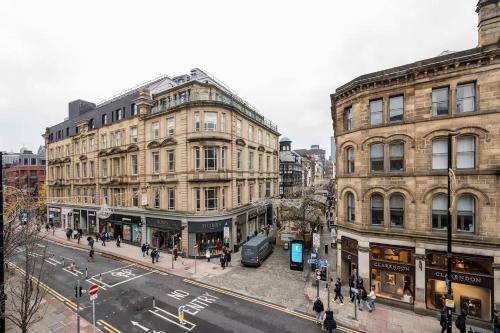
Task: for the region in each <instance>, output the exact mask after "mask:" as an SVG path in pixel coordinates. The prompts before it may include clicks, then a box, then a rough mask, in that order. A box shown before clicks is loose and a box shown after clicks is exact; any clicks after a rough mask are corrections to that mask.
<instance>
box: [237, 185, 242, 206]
mask: <svg viewBox="0 0 500 333" xmlns="http://www.w3.org/2000/svg"><path fill="white" fill-rule="evenodd" d="M236 205H237V206H238V207H239V206H241V184H238V185H236Z"/></svg>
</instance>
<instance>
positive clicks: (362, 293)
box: [358, 285, 368, 311]
mask: <svg viewBox="0 0 500 333" xmlns="http://www.w3.org/2000/svg"><path fill="white" fill-rule="evenodd" d="M358 291H359V294H358V310H359V311H363V306H364V305H365V304H366V302H367V300H368V293H367V292H366V289H365V287H363V285H361V287H360V288H358Z"/></svg>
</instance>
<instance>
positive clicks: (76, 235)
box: [66, 228, 83, 244]
mask: <svg viewBox="0 0 500 333" xmlns="http://www.w3.org/2000/svg"><path fill="white" fill-rule="evenodd" d="M82 236H83V230H82V229H76V230H73V229H71V228H68V229H66V238H67V239H68V240H70V239H71V237H73V239H76V240H78V244H80V239H81V238H82Z"/></svg>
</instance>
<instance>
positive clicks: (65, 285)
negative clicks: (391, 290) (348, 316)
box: [14, 242, 354, 333]
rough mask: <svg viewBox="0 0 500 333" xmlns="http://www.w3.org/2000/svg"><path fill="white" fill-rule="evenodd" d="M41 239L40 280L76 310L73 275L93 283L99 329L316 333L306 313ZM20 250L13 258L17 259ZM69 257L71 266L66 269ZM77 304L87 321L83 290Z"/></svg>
mask: <svg viewBox="0 0 500 333" xmlns="http://www.w3.org/2000/svg"><path fill="white" fill-rule="evenodd" d="M43 244H44V245H41V246H42V247H43V246H46V248H47V252H48V253H50V254H51V255H52V257H51V258H49V259H46V260H45V265H47V266H46V267H48V268H49V274H47V276H46V277H45V278H44V279H43V282H44V283H45V284H46V285H47V286H48V287H49V288H51V289H53V290H54V292H53V293H56V294H57V295H58V298H59V299H60V300H61V301H63V302H64V303H65V304H66V305H67V306H69V307H71V308H72V309H76V300H75V285H76V281H77V280H80V283H81V285H82V286H83V289H84V290H86V289H87V288H88V287H89V286H90V285H91V284H94V283H96V284H99V285H100V286H101V287H102V288H101V289H100V292H99V295H98V298H97V300H96V301H95V309H96V310H95V312H96V322H97V325H98V327H99V328H100V329H101V330H102V331H104V332H108V333H119V332H124V333H129V332H137V333H139V332H141V333H144V332H150V333H161V332H164V333H167V332H200V333H212V332H214V333H215V332H217V333H220V332H301V333H307V332H319V327H318V326H317V325H316V324H315V323H314V322H313V321H311V319H310V316H306V315H303V314H301V313H297V312H293V311H288V310H287V309H286V308H283V307H280V306H277V305H273V304H270V303H267V302H263V301H258V300H255V299H252V298H249V297H246V296H243V295H239V294H236V293H233V292H229V291H226V290H223V289H219V288H216V287H212V286H210V285H205V284H203V283H200V282H197V281H194V280H189V279H184V278H182V277H178V276H175V275H170V274H167V273H164V272H160V271H155V270H152V269H150V268H147V267H141V266H138V265H135V264H131V263H129V262H125V261H120V260H116V259H113V258H106V257H103V256H100V255H96V261H95V262H88V260H87V258H88V253H87V252H85V251H82V250H79V249H74V248H68V247H64V246H60V245H56V244H53V243H48V242H46V243H43ZM19 252H20V253H21V252H22V249H19ZM20 253H19V255H18V257H17V258H16V259H15V260H14V261H15V262H18V263H19V262H20V261H21V260H22V257H21V255H20ZM34 255H35V256H36V254H34ZM63 259H64V260H63ZM160 260H161V259H160ZM72 261H74V262H75V263H76V270H75V271H71V270H70V269H68V268H69V267H68V266H69V263H70V262H72ZM20 266H21V265H20ZM86 274H87V278H86V276H85V275H86ZM262 287H263V288H268V287H269V286H262ZM290 292H293V291H290ZM153 297H154V303H153ZM79 306H80V310H81V311H80V313H81V316H82V317H83V318H85V319H86V320H87V321H89V322H90V323H92V303H91V301H90V300H89V297H88V295H86V294H84V295H83V296H82V297H81V298H80V299H79ZM180 306H184V322H183V323H181V322H180V321H179V319H178V309H179V307H180ZM340 331H342V332H354V331H352V330H349V329H343V330H340Z"/></svg>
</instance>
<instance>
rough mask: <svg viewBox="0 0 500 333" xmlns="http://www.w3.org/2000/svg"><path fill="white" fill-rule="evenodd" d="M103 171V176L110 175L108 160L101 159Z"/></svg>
mask: <svg viewBox="0 0 500 333" xmlns="http://www.w3.org/2000/svg"><path fill="white" fill-rule="evenodd" d="M101 172H102V176H103V177H107V176H108V160H102V161H101Z"/></svg>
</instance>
